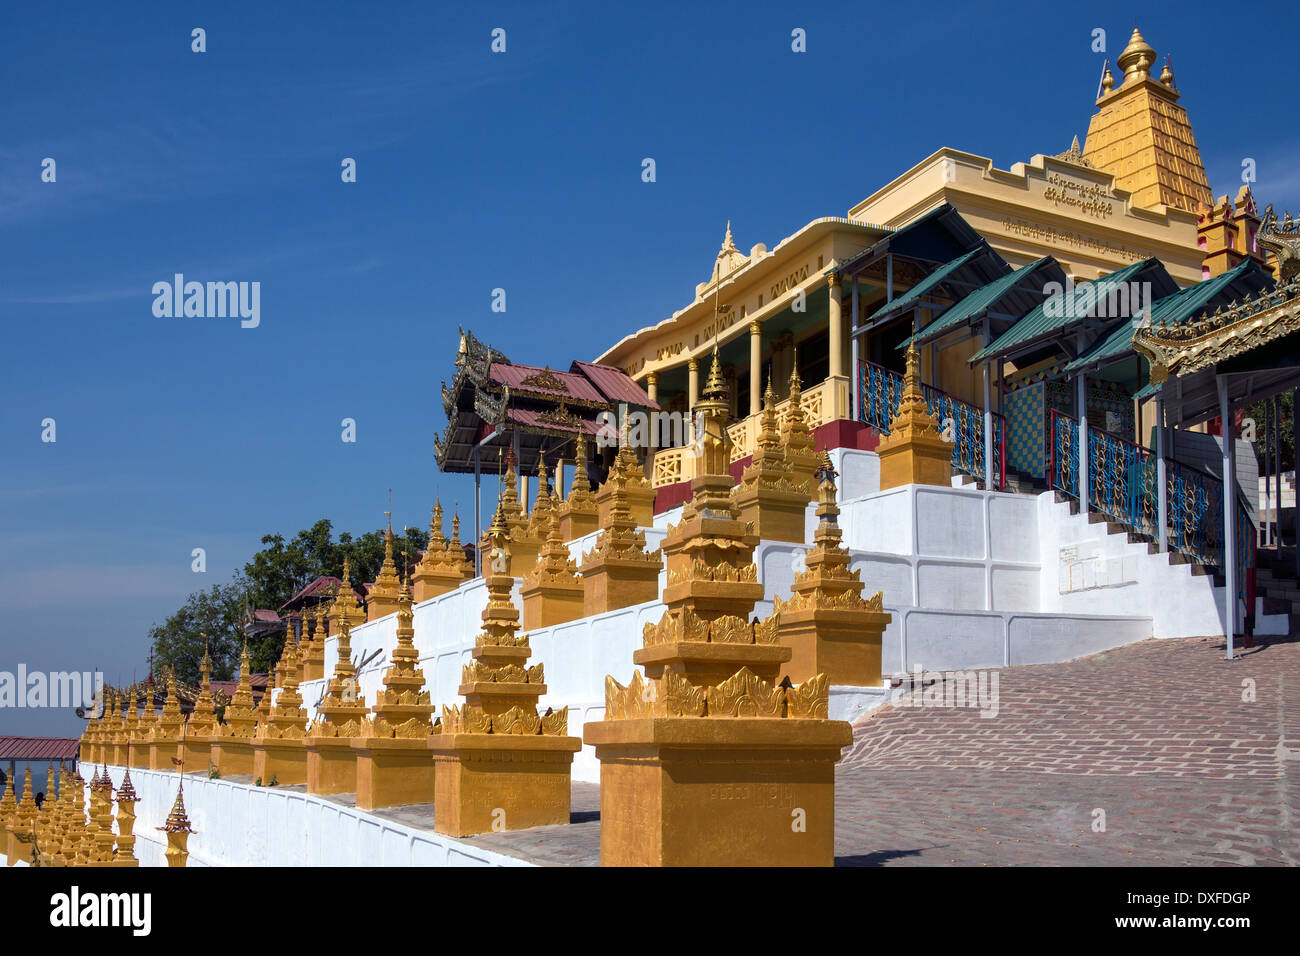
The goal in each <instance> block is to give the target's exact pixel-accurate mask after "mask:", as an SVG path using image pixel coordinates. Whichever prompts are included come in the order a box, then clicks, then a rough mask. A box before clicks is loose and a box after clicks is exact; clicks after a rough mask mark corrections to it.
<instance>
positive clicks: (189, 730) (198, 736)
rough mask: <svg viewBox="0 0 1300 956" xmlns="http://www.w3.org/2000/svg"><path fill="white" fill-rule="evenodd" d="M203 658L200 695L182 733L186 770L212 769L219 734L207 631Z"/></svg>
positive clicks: (187, 771) (200, 664) (189, 771)
mask: <svg viewBox="0 0 1300 956" xmlns="http://www.w3.org/2000/svg"><path fill="white" fill-rule="evenodd" d="M203 638H204V639H203V660H202V661H201V662H200V663H199V674H200V675H201V677H200V679H199V696H198V699H197V700H195V701H194V709H193V710H192V711H190V717H189V721H188V722H187V723H186V725H185V728H184V730H183V733H182V741H183V747H182V749H183V750H184V755H183V756H182V758H181V759H182V760H183V761H184V762H185V763H184V766H183V767H182V768H181V769H182V771H183V772H185V773H193V772H195V771H199V772H203V771H210V770H211V769H212V767H213V765H214V764H213V760H212V743H213V741H214V740H215V739H216V737H217V736H218V734H219V730H218V724H217V711H216V707H215V706H213V701H212V657H211V655H210V654H209V653H208V642H207V635H206V634H205V635H204V636H203Z"/></svg>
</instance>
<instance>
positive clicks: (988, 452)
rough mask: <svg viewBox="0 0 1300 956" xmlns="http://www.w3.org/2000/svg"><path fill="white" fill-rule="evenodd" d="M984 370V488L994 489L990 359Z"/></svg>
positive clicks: (986, 329)
mask: <svg viewBox="0 0 1300 956" xmlns="http://www.w3.org/2000/svg"><path fill="white" fill-rule="evenodd" d="M988 346H989V317H988V316H987V315H986V316H984V348H988ZM982 368H983V370H984V489H985V490H986V491H993V490H995V489H996V488H997V485H996V484H995V483H994V481H993V394H992V389H991V387H990V383H989V360H988V359H985V360H984V364H983V366H982Z"/></svg>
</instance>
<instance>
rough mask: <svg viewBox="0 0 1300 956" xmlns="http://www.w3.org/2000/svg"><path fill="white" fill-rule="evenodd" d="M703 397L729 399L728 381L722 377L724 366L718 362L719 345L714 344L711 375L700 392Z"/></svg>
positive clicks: (710, 368)
mask: <svg viewBox="0 0 1300 956" xmlns="http://www.w3.org/2000/svg"><path fill="white" fill-rule="evenodd" d="M700 395H701V397H703V398H713V399H721V400H722V401H724V402H725V401H726V400H727V383H726V381H725V380H724V379H723V377H722V366H721V365H720V364H719V363H718V345H717V343H716V342H715V343H714V345H713V364H712V365H711V366H710V367H709V377H708V379H707V380H706V381H705V383H704V388H703V390H702V391H701V392H700Z"/></svg>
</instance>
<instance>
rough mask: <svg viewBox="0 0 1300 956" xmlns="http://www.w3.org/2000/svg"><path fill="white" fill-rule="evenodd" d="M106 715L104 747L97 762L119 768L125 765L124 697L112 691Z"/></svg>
mask: <svg viewBox="0 0 1300 956" xmlns="http://www.w3.org/2000/svg"><path fill="white" fill-rule="evenodd" d="M119 707H120V708H121V709H120V710H119ZM107 713H108V718H107V720H106V721H105V724H104V726H105V729H106V733H105V736H104V745H103V749H102V753H100V755H99V760H100V762H101V763H111V764H115V765H117V766H121V765H122V764H124V763H126V738H125V737H124V734H125V732H126V697H125V695H122V694H119V693H118V692H117V691H116V690H115V691H113V692H112V694H111V695H110V697H109V707H108V712H107Z"/></svg>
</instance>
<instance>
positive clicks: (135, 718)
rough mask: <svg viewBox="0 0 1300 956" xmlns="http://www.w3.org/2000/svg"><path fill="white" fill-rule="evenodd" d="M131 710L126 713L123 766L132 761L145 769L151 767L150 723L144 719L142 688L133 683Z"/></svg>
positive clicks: (123, 730) (123, 731)
mask: <svg viewBox="0 0 1300 956" xmlns="http://www.w3.org/2000/svg"><path fill="white" fill-rule="evenodd" d="M128 703H129V707H130V710H129V711H128V712H127V714H126V718H125V720H124V724H123V728H122V733H123V735H124V736H125V738H126V740H125V745H126V752H127V753H126V761H125V762H124V763H123V766H130V765H131V764H132V763H135V765H136V766H137V767H139V768H141V769H143V770H148V769H149V737H148V734H149V725H148V724H147V723H146V722H145V720H144V708H143V706H142V702H141V700H140V688H139V687H137V686H136V685H135V684H132V685H131V697H130V699H129V701H128Z"/></svg>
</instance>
